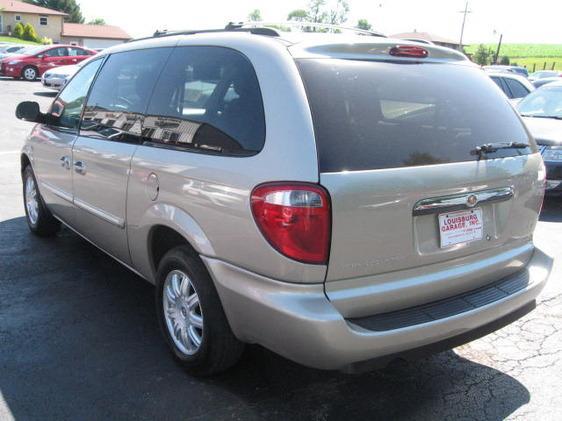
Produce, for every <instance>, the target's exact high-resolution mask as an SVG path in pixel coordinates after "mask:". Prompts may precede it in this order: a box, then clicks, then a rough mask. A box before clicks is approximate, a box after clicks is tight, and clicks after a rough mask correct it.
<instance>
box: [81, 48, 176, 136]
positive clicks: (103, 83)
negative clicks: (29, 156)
mask: <svg viewBox="0 0 562 421" xmlns="http://www.w3.org/2000/svg"><path fill="white" fill-rule="evenodd" d="M170 51H171V48H155V49H151V50H138V51H128V52H124V53H116V54H113V55H111V56H110V57H109V58H108V59H107V61H106V62H105V64H104V66H103V69H102V70H101V71H100V74H99V76H98V78H97V79H96V82H95V83H94V86H93V88H92V92H91V94H90V97H89V98H88V103H87V105H86V110H85V112H84V117H83V121H82V124H81V128H80V130H81V133H80V134H81V135H82V136H89V137H98V138H99V137H101V138H104V139H109V140H114V141H121V142H139V140H140V135H141V124H142V116H143V113H144V112H145V110H146V107H147V104H148V100H149V98H150V95H151V93H152V90H153V88H154V84H155V82H156V80H157V79H158V76H159V74H160V71H161V70H162V67H163V63H164V62H166V59H167V58H168V56H169V54H170Z"/></svg>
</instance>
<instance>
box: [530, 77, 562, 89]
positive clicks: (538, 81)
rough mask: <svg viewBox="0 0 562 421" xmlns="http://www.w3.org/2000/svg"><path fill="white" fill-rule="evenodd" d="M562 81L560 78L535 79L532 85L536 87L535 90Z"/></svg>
mask: <svg viewBox="0 0 562 421" xmlns="http://www.w3.org/2000/svg"><path fill="white" fill-rule="evenodd" d="M560 81H562V79H561V78H560V77H559V76H555V77H543V78H542V79H535V80H533V81H532V82H531V83H532V84H533V85H534V87H535V88H540V87H541V86H544V85H546V84H548V83H552V82H560Z"/></svg>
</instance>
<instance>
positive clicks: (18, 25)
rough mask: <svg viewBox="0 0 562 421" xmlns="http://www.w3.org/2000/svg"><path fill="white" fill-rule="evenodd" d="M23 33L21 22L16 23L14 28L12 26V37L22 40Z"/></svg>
mask: <svg viewBox="0 0 562 421" xmlns="http://www.w3.org/2000/svg"><path fill="white" fill-rule="evenodd" d="M24 31H25V28H24V27H23V24H22V23H21V22H18V23H16V26H14V37H16V38H19V39H23V33H24Z"/></svg>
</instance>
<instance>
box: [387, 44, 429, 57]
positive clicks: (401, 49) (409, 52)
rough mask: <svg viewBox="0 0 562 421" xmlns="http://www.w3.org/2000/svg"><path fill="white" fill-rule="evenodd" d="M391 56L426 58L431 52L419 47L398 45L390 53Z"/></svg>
mask: <svg viewBox="0 0 562 421" xmlns="http://www.w3.org/2000/svg"><path fill="white" fill-rule="evenodd" d="M389 54H390V55H391V56H395V57H415V58H426V57H427V56H428V55H429V52H428V51H427V50H426V49H425V48H423V47H418V46H417V45H397V46H396V47H392V48H391V49H390V51H389Z"/></svg>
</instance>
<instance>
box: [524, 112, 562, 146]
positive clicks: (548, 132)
mask: <svg viewBox="0 0 562 421" xmlns="http://www.w3.org/2000/svg"><path fill="white" fill-rule="evenodd" d="M523 121H524V122H525V124H526V125H527V127H528V128H529V131H530V132H531V134H532V135H533V137H534V138H535V139H536V140H537V143H538V144H541V145H562V120H556V119H554V118H532V117H523Z"/></svg>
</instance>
